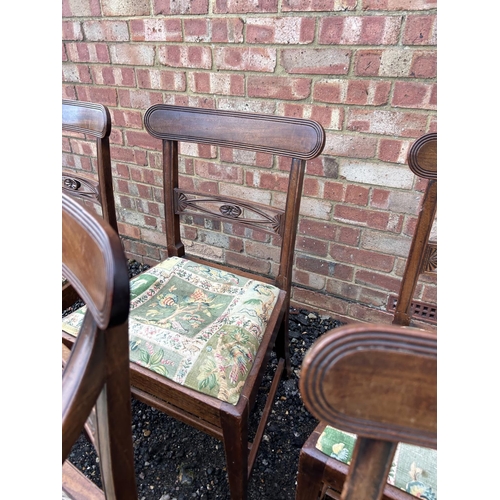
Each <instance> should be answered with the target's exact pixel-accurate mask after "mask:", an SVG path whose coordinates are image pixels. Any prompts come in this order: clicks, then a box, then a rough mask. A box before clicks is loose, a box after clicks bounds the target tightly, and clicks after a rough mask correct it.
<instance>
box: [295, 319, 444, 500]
mask: <svg viewBox="0 0 500 500" xmlns="http://www.w3.org/2000/svg"><path fill="white" fill-rule="evenodd" d="M299 388H300V394H301V396H302V399H303V401H304V405H305V406H306V408H307V409H308V410H309V411H310V412H311V413H312V414H313V415H314V416H315V417H316V418H318V419H319V420H320V424H319V425H318V427H317V428H316V430H315V431H314V432H313V434H312V435H311V436H310V438H309V439H308V440H307V441H306V443H305V445H304V446H303V448H302V450H301V453H300V458H299V473H298V478H297V495H296V499H297V500H316V499H318V498H326V497H328V498H332V497H333V498H340V499H341V500H380V499H381V498H384V499H385V500H389V499H390V500H403V499H406V500H410V499H412V498H413V499H414V498H415V497H419V498H428V499H433V500H435V498H436V495H435V491H433V489H432V488H431V487H430V486H429V484H425V482H423V481H424V479H422V480H420V477H418V476H419V474H422V472H423V474H424V476H425V481H428V480H429V479H430V476H431V475H432V474H430V469H425V468H424V467H423V466H422V464H423V461H424V458H423V457H426V456H428V457H431V458H432V463H433V466H434V467H435V451H434V450H436V446H437V439H436V431H437V337H436V335H435V334H433V333H430V332H426V331H423V330H419V329H416V328H409V327H400V326H395V325H377V324H351V325H346V326H343V327H340V328H337V329H335V330H331V331H330V332H328V333H325V334H324V335H323V336H322V337H321V338H319V339H318V340H317V341H316V342H315V343H314V345H313V346H312V347H311V349H310V350H309V351H308V353H307V354H306V356H305V357H304V361H303V365H302V368H301V376H300V383H299ZM327 443H328V445H327ZM403 443H404V444H403ZM400 444H401V446H403V447H405V448H404V449H403V448H398V446H400ZM408 445H411V446H408ZM350 446H353V450H350V449H348V448H349V447H350ZM397 450H398V451H397ZM351 452H352V456H351ZM396 455H397V458H396ZM398 462H399V463H402V464H403V467H407V469H406V470H404V471H401V472H400V471H399V463H398ZM347 463H349V465H347ZM412 463H413V464H412ZM426 463H427V462H426ZM429 463H430V461H429ZM410 464H412V465H411V466H410ZM423 469H425V470H424V471H423ZM434 470H435V469H434ZM389 476H391V479H389ZM399 476H403V477H404V479H403V484H402V485H401V484H398V483H399V481H400V479H401V478H400V477H399ZM412 479H413V481H412ZM388 481H390V482H391V483H392V484H394V485H396V486H397V487H396V486H393V485H392V484H387V483H388ZM401 488H404V491H403V490H402V489H401ZM405 491H406V492H405ZM409 493H410V494H409ZM412 495H413V496H412Z"/></svg>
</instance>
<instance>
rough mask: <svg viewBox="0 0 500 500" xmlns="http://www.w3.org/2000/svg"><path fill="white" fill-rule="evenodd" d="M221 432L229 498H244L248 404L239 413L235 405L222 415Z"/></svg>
mask: <svg viewBox="0 0 500 500" xmlns="http://www.w3.org/2000/svg"><path fill="white" fill-rule="evenodd" d="M238 406H239V405H238ZM231 410H233V411H231ZM222 433H223V436H224V452H225V455H226V467H227V477H228V481H229V492H230V494H231V499H232V500H246V499H247V493H248V404H246V405H245V407H244V410H243V412H241V413H240V412H238V411H237V407H233V408H230V409H229V412H227V413H224V414H223V415H222Z"/></svg>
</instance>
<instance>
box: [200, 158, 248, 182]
mask: <svg viewBox="0 0 500 500" xmlns="http://www.w3.org/2000/svg"><path fill="white" fill-rule="evenodd" d="M195 173H196V175H197V176H199V177H203V178H204V179H218V180H223V181H226V182H234V183H237V184H242V183H243V172H242V170H241V168H238V167H231V166H229V165H224V166H223V167H221V165H220V164H219V163H213V162H207V161H201V160H200V161H195Z"/></svg>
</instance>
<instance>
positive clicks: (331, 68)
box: [281, 47, 351, 75]
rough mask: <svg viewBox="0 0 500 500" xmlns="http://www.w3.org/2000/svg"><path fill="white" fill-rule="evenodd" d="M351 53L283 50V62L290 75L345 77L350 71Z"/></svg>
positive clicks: (327, 50)
mask: <svg viewBox="0 0 500 500" xmlns="http://www.w3.org/2000/svg"><path fill="white" fill-rule="evenodd" d="M350 59H351V51H350V50H346V49H340V48H336V47H332V48H328V49H283V50H282V51H281V60H282V65H283V68H284V69H285V70H286V71H287V72H288V73H310V74H318V75H324V74H327V75H345V74H347V72H348V70H349V63H350Z"/></svg>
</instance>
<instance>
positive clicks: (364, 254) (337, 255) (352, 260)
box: [329, 243, 395, 272]
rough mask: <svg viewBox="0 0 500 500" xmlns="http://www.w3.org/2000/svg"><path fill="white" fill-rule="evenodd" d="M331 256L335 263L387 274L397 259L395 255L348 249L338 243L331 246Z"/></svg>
mask: <svg viewBox="0 0 500 500" xmlns="http://www.w3.org/2000/svg"><path fill="white" fill-rule="evenodd" d="M377 250H378V249H377ZM329 254H330V256H331V257H332V258H333V260H334V261H340V262H344V263H346V264H352V265H356V266H361V267H364V268H368V269H374V270H378V271H385V272H389V271H391V270H392V268H393V266H394V259H395V257H394V256H393V255H384V254H382V253H379V252H378V251H370V249H368V250H364V249H358V248H353V247H347V246H344V245H338V244H336V243H331V244H330V252H329Z"/></svg>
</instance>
